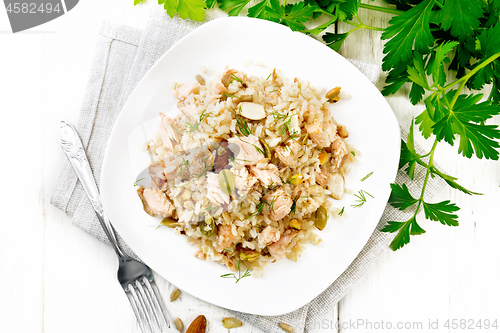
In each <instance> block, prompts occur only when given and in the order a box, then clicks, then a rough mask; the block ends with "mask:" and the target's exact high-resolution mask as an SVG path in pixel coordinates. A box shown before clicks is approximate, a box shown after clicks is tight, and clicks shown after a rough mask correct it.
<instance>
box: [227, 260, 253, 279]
mask: <svg viewBox="0 0 500 333" xmlns="http://www.w3.org/2000/svg"><path fill="white" fill-rule="evenodd" d="M240 262H241V260H238V276H236V273H228V274H222V275H221V276H220V277H221V278H225V279H227V278H234V279H235V280H236V281H235V282H234V283H238V282H240V280H241V279H243V278H246V277H248V276H251V274H250V271H249V270H248V269H247V270H246V271H245V273H243V275H241V269H240Z"/></svg>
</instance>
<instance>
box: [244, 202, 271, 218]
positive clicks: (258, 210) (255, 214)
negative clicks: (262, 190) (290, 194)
mask: <svg viewBox="0 0 500 333" xmlns="http://www.w3.org/2000/svg"><path fill="white" fill-rule="evenodd" d="M264 203H266V202H265V201H261V202H259V204H258V205H257V207H256V208H257V210H256V211H255V212H253V213H252V214H251V215H250V216H248V217H246V218H245V219H244V220H243V221H246V220H248V219H249V218H251V217H253V216H257V215H259V214H260V213H262V210H263V209H264Z"/></svg>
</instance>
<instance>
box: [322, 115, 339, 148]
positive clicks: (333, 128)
mask: <svg viewBox="0 0 500 333" xmlns="http://www.w3.org/2000/svg"><path fill="white" fill-rule="evenodd" d="M323 132H324V133H325V134H326V135H327V136H328V141H329V142H330V143H331V142H333V141H335V140H337V138H338V137H339V136H338V134H337V125H335V124H334V123H333V121H332V120H331V119H330V120H328V121H324V122H323Z"/></svg>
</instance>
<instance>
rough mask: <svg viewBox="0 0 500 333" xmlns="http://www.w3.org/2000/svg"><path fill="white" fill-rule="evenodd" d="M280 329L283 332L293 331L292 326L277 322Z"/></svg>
mask: <svg viewBox="0 0 500 333" xmlns="http://www.w3.org/2000/svg"><path fill="white" fill-rule="evenodd" d="M279 325H280V327H281V329H282V330H283V331H285V332H288V333H291V332H293V328H292V326H290V325H288V324H285V323H279Z"/></svg>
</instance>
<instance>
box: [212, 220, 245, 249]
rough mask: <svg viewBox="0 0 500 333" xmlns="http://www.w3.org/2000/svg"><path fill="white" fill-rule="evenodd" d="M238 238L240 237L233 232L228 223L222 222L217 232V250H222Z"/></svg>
mask: <svg viewBox="0 0 500 333" xmlns="http://www.w3.org/2000/svg"><path fill="white" fill-rule="evenodd" d="M239 240H240V237H239V236H238V235H236V236H235V235H234V234H233V228H232V227H231V226H230V225H227V224H223V225H221V226H219V230H218V232H217V246H218V247H219V251H223V250H224V249H227V248H229V247H231V246H232V245H233V244H236V242H238V241H239Z"/></svg>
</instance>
